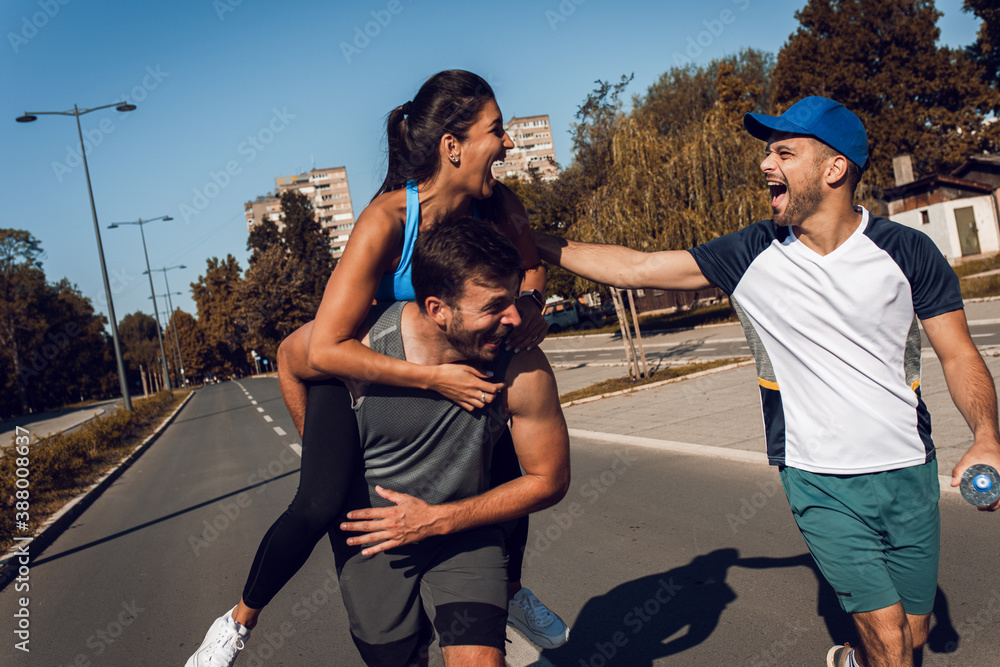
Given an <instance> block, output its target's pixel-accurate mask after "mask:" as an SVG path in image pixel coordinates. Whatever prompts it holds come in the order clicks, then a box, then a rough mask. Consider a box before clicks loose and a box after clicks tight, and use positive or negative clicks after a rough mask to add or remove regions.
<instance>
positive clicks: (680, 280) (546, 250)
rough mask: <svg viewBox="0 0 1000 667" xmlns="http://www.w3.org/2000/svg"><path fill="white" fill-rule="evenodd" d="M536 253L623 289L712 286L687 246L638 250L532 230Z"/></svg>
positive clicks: (692, 288)
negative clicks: (682, 248)
mask: <svg viewBox="0 0 1000 667" xmlns="http://www.w3.org/2000/svg"><path fill="white" fill-rule="evenodd" d="M532 236H533V238H534V239H535V245H536V246H538V254H539V255H541V257H542V259H543V260H545V261H546V262H549V263H551V264H556V265H558V266H561V267H562V268H564V269H566V270H567V271H572V272H573V273H575V274H577V275H578V276H583V277H584V278H587V279H588V280H593V281H594V282H597V283H603V284H605V285H612V286H614V287H620V288H623V289H674V290H699V289H707V288H709V287H712V283H710V282H709V281H708V279H707V278H706V277H705V274H703V273H702V272H701V269H700V268H699V267H698V263H697V262H696V261H695V260H694V256H692V255H691V253H689V252H688V251H686V250H664V251H660V252H640V251H638V250H632V249H631V248H626V247H624V246H618V245H601V244H597V243H581V242H580V241H571V240H569V239H563V238H559V237H557V236H550V235H548V234H543V233H541V232H532Z"/></svg>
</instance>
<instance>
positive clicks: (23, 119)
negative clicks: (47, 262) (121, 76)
mask: <svg viewBox="0 0 1000 667" xmlns="http://www.w3.org/2000/svg"><path fill="white" fill-rule="evenodd" d="M109 107H115V109H117V110H118V111H133V110H134V109H135V105H134V104H129V103H128V102H115V103H113V104H105V105H104V106H100V107H94V108H93V109H80V108H79V107H77V106H76V105H75V104H74V105H73V110H72V111H30V112H29V111H26V112H25V113H24V115H23V116H20V117H19V118H18V119H17V122H18V123H30V122H32V121H35V120H38V117H39V116H75V117H76V132H77V134H78V135H79V136H80V154H81V156H82V157H83V173H84V174H86V176H87V192H89V193H90V212H91V214H92V215H93V217H94V234H95V235H96V236H97V255H98V256H99V257H100V258H101V277H102V278H104V294H105V296H107V298H108V318H109V320H110V323H111V342H112V343H113V345H114V348H115V361H116V362H117V363H118V382H119V384H120V385H121V390H122V400H123V401H124V403H125V409H126V410H129V411H131V410H132V397H131V395H130V394H129V391H128V379H127V377H126V375H125V360H124V359H123V358H122V346H121V343H120V342H119V340H118V320H116V319H115V305H114V303H113V302H112V300H111V284H110V283H109V282H108V267H107V266H106V265H105V263H104V247H103V246H102V245H101V229H100V227H99V225H98V224H97V207H96V206H95V205H94V189H93V188H92V187H91V186H90V167H88V166H87V149H86V148H85V147H84V144H83V130H82V129H81V128H80V116H82V115H83V114H85V113H90V112H91V111H98V110H100V109H107V108H109Z"/></svg>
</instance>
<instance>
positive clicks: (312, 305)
mask: <svg viewBox="0 0 1000 667" xmlns="http://www.w3.org/2000/svg"><path fill="white" fill-rule="evenodd" d="M281 204H282V219H281V228H280V230H279V225H277V224H275V222H273V221H265V222H264V224H262V225H259V226H258V227H256V228H255V229H254V230H253V232H252V233H251V235H250V239H249V242H248V249H249V250H251V251H252V254H251V256H250V265H249V267H248V268H247V270H246V272H245V273H244V272H243V270H242V269H241V267H240V265H239V263H238V262H237V260H236V258H234V257H233V256H232V255H227V256H226V258H225V259H221V260H220V259H219V258H217V257H211V258H209V259H208V260H207V266H206V270H205V273H204V275H200V276H199V277H198V280H197V281H196V282H194V283H192V284H191V289H192V295H193V297H194V301H195V304H196V307H197V316H195V315H192V314H190V313H186V312H184V311H183V310H181V309H179V308H178V309H176V310H175V311H174V312H173V313H171V314H170V316H169V317H168V318H167V320H166V322H165V324H166V327H165V330H164V331H163V336H164V346H165V348H166V350H167V357H168V359H167V362H168V364H167V365H168V371H169V372H170V374H171V381H172V382H173V383H174V386H178V385H179V384H180V381H181V373H180V370H181V369H180V366H181V363H179V361H182V365H183V370H184V375H185V376H186V378H187V379H188V380H190V381H195V382H198V381H201V380H202V379H204V378H205V377H207V376H210V375H220V376H231V375H246V374H249V373H250V372H251V369H253V367H254V362H253V360H252V358H251V356H250V353H251V351H255V352H257V353H258V354H259V355H260V357H261V358H262V359H267V360H268V362H269V368H271V369H273V364H274V358H275V353H276V352H277V348H278V344H279V343H280V342H281V340H282V339H283V338H284V337H285V336H287V335H288V334H290V333H291V332H292V331H294V330H295V329H297V328H298V327H300V326H301V325H302V324H304V323H306V322H308V321H309V320H311V319H312V318H313V316H314V314H315V312H316V309H317V308H318V307H319V301H320V299H321V298H322V295H323V289H324V287H325V285H326V281H327V279H328V278H329V276H330V272H331V271H332V270H333V266H334V260H333V257H332V255H331V254H330V250H329V237H328V236H327V234H326V233H325V232H324V231H323V230H322V229H321V228H320V226H319V224H318V223H316V222H315V220H314V217H313V209H312V205H311V204H310V202H309V200H308V199H306V198H305V197H303V196H302V195H300V194H298V193H294V192H292V193H285V194H284V195H282V198H281ZM43 257H44V253H43V251H42V248H41V246H40V244H39V242H38V240H37V239H36V238H35V237H33V236H32V235H31V234H30V233H29V232H27V231H24V230H18V229H0V364H2V365H3V367H4V368H5V369H6V371H5V373H4V375H3V379H2V383H0V418H8V417H11V416H15V415H21V414H27V413H29V412H38V411H43V410H49V409H53V408H58V407H61V406H63V405H66V404H71V403H76V402H78V401H84V400H91V399H98V398H108V397H111V396H116V395H117V394H118V391H119V385H118V377H117V366H116V364H115V360H114V348H113V346H112V341H111V337H110V335H109V334H108V333H107V332H106V330H105V326H106V324H107V319H106V318H105V317H104V316H103V315H101V314H98V313H95V312H94V308H93V305H92V304H91V302H90V300H89V299H88V298H86V297H84V296H83V295H82V294H80V292H79V290H78V289H77V288H76V287H75V286H74V285H71V284H70V283H69V282H68V281H67V280H65V279H63V280H60V281H59V282H56V283H50V282H48V281H47V280H46V276H45V272H44V270H43V269H42V263H41V262H42V259H43ZM118 333H119V338H120V342H121V346H122V356H123V357H124V361H125V366H126V375H127V381H128V384H129V387H130V391H131V392H133V393H134V394H137V395H138V394H142V393H144V391H146V390H147V389H148V390H149V391H153V390H155V389H156V388H157V387H162V386H163V377H162V368H163V366H162V361H161V359H160V346H159V341H158V337H157V324H156V321H155V320H154V319H153V317H151V316H149V315H146V314H145V313H141V312H136V313H130V314H128V315H126V316H125V317H124V318H122V320H121V321H120V322H119V324H118ZM175 336H176V339H175ZM175 340H176V342H175ZM177 348H179V350H180V357H181V360H178V359H177V358H176V357H177V354H176V349H177ZM262 370H265V369H262Z"/></svg>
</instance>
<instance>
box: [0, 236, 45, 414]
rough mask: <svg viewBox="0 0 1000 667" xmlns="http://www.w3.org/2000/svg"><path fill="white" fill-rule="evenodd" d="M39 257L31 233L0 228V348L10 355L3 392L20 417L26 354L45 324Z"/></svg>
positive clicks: (23, 409)
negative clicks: (8, 394) (13, 402)
mask: <svg viewBox="0 0 1000 667" xmlns="http://www.w3.org/2000/svg"><path fill="white" fill-rule="evenodd" d="M41 255H42V248H41V244H40V243H39V241H38V239H36V238H35V237H34V236H32V235H31V234H30V233H28V232H26V231H24V230H22V229H0V349H2V350H3V351H4V353H5V355H9V359H10V364H9V365H7V367H8V368H10V370H11V373H10V374H9V375H8V376H7V378H6V380H5V382H4V392H5V393H8V392H10V393H12V394H16V404H17V408H16V410H17V411H18V412H20V413H21V414H24V413H27V412H28V410H29V409H30V406H29V403H28V391H27V377H26V372H25V370H26V366H25V361H26V359H25V354H26V353H27V351H28V349H29V346H30V345H31V342H32V341H33V339H35V338H36V334H37V333H38V331H39V330H40V329H41V328H42V327H43V324H44V320H43V316H42V313H41V310H40V308H39V303H40V300H41V298H42V295H43V294H44V292H45V273H44V272H43V271H42V264H41V261H40V259H39V258H40V257H41ZM12 398H13V396H11V397H9V398H8V399H7V401H11V399H12ZM9 409H10V406H8V410H9Z"/></svg>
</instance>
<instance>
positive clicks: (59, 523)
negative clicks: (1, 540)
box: [0, 390, 195, 591]
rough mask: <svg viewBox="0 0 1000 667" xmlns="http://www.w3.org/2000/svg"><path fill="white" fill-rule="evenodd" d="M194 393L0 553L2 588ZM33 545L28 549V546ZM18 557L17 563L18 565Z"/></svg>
mask: <svg viewBox="0 0 1000 667" xmlns="http://www.w3.org/2000/svg"><path fill="white" fill-rule="evenodd" d="M194 394H195V392H194V391H193V390H192V391H191V392H190V393H189V394H188V395H187V398H185V399H184V401H183V402H182V403H181V404H180V405H178V406H177V407H176V408H175V409H174V411H173V412H172V413H170V415H168V416H167V417H166V419H164V420H163V421H162V422H160V425H159V426H157V427H156V430H154V431H153V432H152V433H150V434H149V435H148V436H147V437H146V439H145V440H143V441H142V442H141V443H139V444H138V445H136V447H135V449H133V450H132V452H131V453H130V454H128V455H126V456H125V457H124V458H123V459H122V460H121V461H119V462H118V464H117V465H116V466H115V467H113V468H112V469H111V470H109V471H108V472H106V473H105V474H104V476H103V477H101V478H100V479H99V480H97V481H96V482H94V483H93V484H91V485H90V486H89V487H88V488H87V489H85V490H84V491H82V492H81V493H80V494H78V495H77V496H76V497H75V498H73V499H72V500H70V501H69V502H68V503H66V504H65V505H63V506H62V508H60V509H59V510H58V511H57V512H56V513H55V514H53V515H52V516H50V517H49V518H48V519H47V520H46V521H45V523H44V524H42V525H41V526H40V527H39V528H38V530H36V531H35V534H34V535H32V536H31V537H30V538H28V539H26V540H25V539H21V540H18V541H17V544H15V546H13V547H11V548H10V550H9V551H7V553H5V554H3V556H0V591H3V590H4V588H6V587H7V584H9V583H10V582H11V581H13V580H14V577H15V576H16V575H17V569H18V568H17V567H16V565H21V566H26V565H27V564H28V563H30V562H31V561H33V560H35V559H36V558H37V557H38V556H39V555H40V554H41V553H42V552H43V551H45V549H47V548H48V547H49V546H51V545H52V543H53V542H55V541H56V539H57V538H58V537H59V536H60V535H61V534H62V533H63V531H64V530H66V529H67V528H69V527H70V526H71V525H72V524H73V522H74V521H75V520H76V519H77V517H79V516H80V515H81V514H83V513H84V512H85V511H86V509H87V508H88V507H90V506H91V505H92V504H93V502H94V501H95V500H97V499H98V498H99V497H100V495H101V494H102V493H104V491H105V489H107V488H108V487H109V486H111V485H112V484H113V483H114V482H115V480H117V479H118V478H119V477H120V476H121V475H122V473H124V472H125V471H126V470H128V468H129V467H130V466H131V465H132V464H133V463H134V462H135V461H136V459H138V458H139V457H140V456H142V455H143V454H144V453H145V451H146V450H147V449H149V447H150V446H152V444H153V443H154V442H156V440H157V439H158V438H159V437H160V434H161V433H162V432H163V431H164V430H165V429H166V428H167V426H169V425H170V423H171V422H172V421H173V420H174V418H175V417H176V416H177V414H178V413H179V412H180V411H181V409H182V408H183V407H184V406H185V405H187V404H188V401H190V400H191V397H192V396H194ZM29 546H30V547H33V548H31V549H30V552H29V551H28V548H29ZM26 553H27V554H28V563H24V562H21V561H20V560H19V559H20V558H23V557H24V555H25V554H26ZM15 560H17V561H18V562H17V563H16V564H15Z"/></svg>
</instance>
